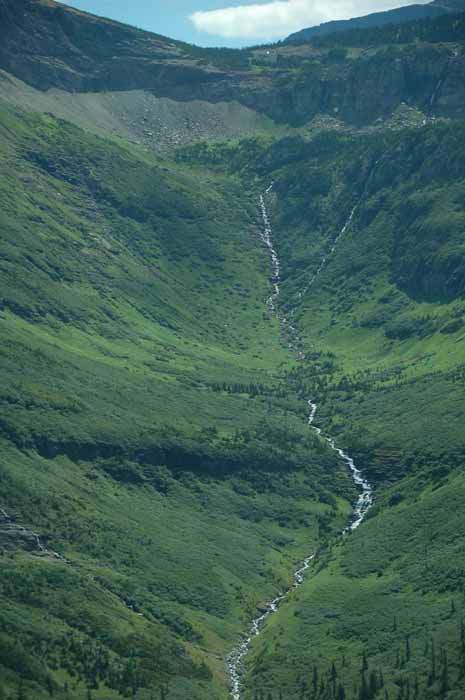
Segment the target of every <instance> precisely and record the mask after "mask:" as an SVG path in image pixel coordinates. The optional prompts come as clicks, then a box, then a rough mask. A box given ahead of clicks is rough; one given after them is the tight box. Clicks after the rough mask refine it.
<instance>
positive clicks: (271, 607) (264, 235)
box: [227, 184, 373, 700]
mask: <svg viewBox="0 0 465 700" xmlns="http://www.w3.org/2000/svg"><path fill="white" fill-rule="evenodd" d="M272 188H273V184H271V185H270V187H268V189H267V190H266V191H265V195H268V194H269V193H270V192H271V190H272ZM265 195H260V210H261V214H262V220H263V228H262V229H261V231H260V238H261V240H262V242H263V243H264V245H265V246H266V248H267V250H268V254H269V257H270V262H271V271H272V275H271V283H272V287H273V292H272V294H271V296H270V297H268V299H267V306H268V308H269V309H270V311H271V312H272V313H274V314H275V315H276V317H277V318H278V320H279V322H280V324H281V326H282V328H283V330H284V331H286V332H289V330H291V332H295V329H294V328H292V327H290V326H289V325H288V321H287V318H286V317H285V316H282V315H281V314H280V313H279V310H278V306H277V302H278V298H279V293H280V288H279V285H280V264H279V258H278V254H277V252H276V250H275V248H274V245H273V231H272V227H271V224H270V219H269V216H268V211H267V208H266V200H265ZM356 209H357V207H354V208H353V209H352V211H351V213H350V216H349V218H348V219H347V221H346V223H345V225H344V226H343V228H342V229H341V231H340V232H339V234H338V236H337V237H336V238H335V240H334V241H333V245H332V248H331V251H330V253H329V254H328V255H327V256H325V258H324V259H323V261H322V263H321V264H320V266H319V268H318V270H317V272H316V273H315V275H314V276H313V278H312V279H311V281H310V283H309V284H308V285H307V287H306V289H305V290H304V291H303V292H302V294H303V293H305V292H306V291H307V290H308V289H309V288H310V286H311V285H313V283H314V282H315V280H316V278H317V277H318V276H319V275H320V273H321V272H322V270H323V269H324V267H325V265H326V263H327V259H328V257H329V256H330V255H332V254H333V253H334V251H335V249H336V246H337V244H338V242H339V240H340V239H341V237H342V236H343V235H344V233H345V232H346V230H347V228H348V227H349V226H350V224H351V222H352V219H353V217H354V214H355V212H356ZM289 347H290V348H291V349H292V348H294V343H293V342H292V341H291V342H290V343H289ZM308 408H309V414H308V425H309V427H310V428H311V429H312V430H314V431H315V432H316V434H317V435H319V436H320V437H321V438H322V439H323V440H325V441H326V442H327V443H328V445H329V446H330V448H331V449H332V450H333V451H334V452H336V454H337V455H338V456H339V457H340V459H342V460H343V461H344V462H345V463H346V464H347V466H348V467H349V469H350V473H351V476H352V479H353V481H354V483H355V485H356V486H357V488H358V489H359V490H360V494H359V496H358V499H357V502H356V503H355V505H354V508H353V511H352V516H351V518H350V522H349V523H348V525H347V527H346V528H345V529H344V530H343V532H342V533H341V534H342V536H345V535H347V534H348V533H350V532H352V531H354V530H356V529H357V528H358V527H359V526H360V525H361V524H362V522H363V521H364V519H365V517H366V514H367V513H368V511H369V509H370V508H371V506H372V504H373V489H372V487H371V486H370V484H369V483H368V481H367V480H366V479H365V478H364V477H363V475H362V472H361V471H360V469H358V468H357V466H356V465H355V463H354V460H353V459H352V457H350V455H348V454H347V453H346V452H344V450H342V449H341V448H340V447H338V446H337V445H336V442H335V440H334V438H332V437H330V436H326V435H324V434H323V431H322V429H321V428H318V427H317V426H316V425H314V421H315V416H316V413H317V408H318V407H317V404H316V403H315V402H314V401H311V400H309V401H308ZM316 556H317V553H316V552H313V553H312V554H309V556H308V557H306V558H305V559H304V560H303V562H302V563H301V564H300V565H299V567H298V569H296V571H294V574H293V578H292V584H291V585H290V586H289V587H288V588H287V589H286V590H284V591H282V592H281V593H279V594H278V595H277V596H276V598H273V600H271V601H270V602H269V603H267V604H266V605H265V608H264V611H263V612H262V613H261V614H260V615H258V616H257V617H256V618H255V619H254V620H252V623H251V625H250V628H249V631H248V633H247V635H246V636H245V638H244V639H243V640H242V642H241V643H240V644H239V645H238V646H237V647H236V648H235V649H233V651H232V652H231V654H230V655H229V657H228V659H227V667H228V674H229V681H230V688H231V700H241V691H242V677H243V670H244V661H245V658H246V656H247V654H248V653H249V651H250V648H251V645H252V641H253V639H254V637H257V636H258V635H259V634H260V633H261V631H262V629H263V626H264V624H265V622H266V620H267V619H268V618H269V617H270V616H271V615H273V614H274V613H275V612H276V611H277V610H278V608H279V607H280V605H281V604H282V603H283V601H284V600H286V598H288V597H289V595H290V594H291V593H292V591H294V590H295V589H296V588H299V586H301V585H302V583H303V582H304V581H305V574H306V572H307V570H308V569H309V568H310V565H311V563H312V562H313V561H314V559H315V558H316Z"/></svg>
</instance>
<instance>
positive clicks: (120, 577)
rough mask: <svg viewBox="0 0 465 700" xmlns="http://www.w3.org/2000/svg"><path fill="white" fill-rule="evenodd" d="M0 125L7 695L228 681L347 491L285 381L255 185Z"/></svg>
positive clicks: (105, 692) (61, 127)
mask: <svg viewBox="0 0 465 700" xmlns="http://www.w3.org/2000/svg"><path fill="white" fill-rule="evenodd" d="M0 139H1V152H2V158H1V164H0V168H1V178H0V183H1V184H0V198H1V212H2V213H1V224H0V225H1V232H2V236H1V263H0V264H1V272H2V274H1V280H2V281H1V311H0V323H1V327H2V330H1V334H0V338H1V341H0V352H1V358H2V361H1V373H2V379H1V390H0V401H1V422H0V426H1V437H0V442H1V449H0V479H1V484H2V489H1V491H2V496H1V501H0V506H1V508H2V511H1V514H0V521H1V522H0V544H1V551H2V556H1V558H0V566H1V567H2V576H1V585H0V596H1V601H2V602H1V605H2V613H1V616H0V669H1V673H0V679H1V682H0V688H1V692H2V693H7V696H8V697H22V698H23V697H26V698H46V697H49V696H51V695H54V696H58V697H63V698H84V697H95V698H115V697H120V696H128V695H131V696H132V695H135V696H136V697H140V698H149V697H154V696H155V697H158V696H159V695H160V696H161V697H166V696H167V695H168V697H173V698H183V697H186V695H189V697H196V698H205V697H209V698H212V697H218V698H220V697H225V695H226V678H225V664H224V656H225V655H226V653H227V652H228V651H229V650H230V649H231V648H232V646H233V645H234V643H235V642H236V641H237V639H238V637H239V635H240V633H241V632H242V631H243V630H244V628H245V627H246V625H247V623H248V621H249V620H250V619H251V617H252V616H253V614H254V611H255V609H256V606H257V605H259V604H260V603H263V601H264V600H266V598H268V596H271V595H272V594H273V593H274V592H275V591H276V590H277V589H278V588H279V587H281V586H283V585H284V584H285V583H286V582H287V581H288V580H289V577H290V575H291V571H292V567H293V565H294V563H295V562H297V561H298V560H299V559H300V558H302V557H303V556H304V555H305V554H307V553H308V552H309V551H311V550H312V549H313V548H314V547H316V546H318V545H319V544H320V543H322V542H324V541H325V540H327V539H328V538H329V537H330V536H331V533H332V532H333V531H334V529H339V528H340V527H341V526H342V524H343V522H344V520H345V517H346V515H347V511H348V504H347V501H346V500H344V498H343V497H344V495H350V493H351V489H350V484H349V480H348V477H347V474H346V473H345V471H344V470H343V469H342V468H341V466H340V465H338V464H337V463H336V462H335V460H334V458H333V457H332V455H330V454H329V453H328V451H327V450H326V449H325V448H324V447H322V446H321V445H320V444H318V442H317V441H316V440H315V439H314V438H313V437H312V436H311V434H309V432H308V430H306V429H305V421H304V417H305V403H304V402H303V401H301V400H300V398H299V397H298V396H296V395H294V396H290V395H288V394H287V392H286V393H285V392H283V390H282V376H283V371H284V368H285V367H286V366H289V363H292V362H293V359H292V357H291V356H290V355H289V354H288V351H287V349H286V346H285V344H283V342H282V340H281V338H280V333H279V328H278V325H277V322H276V320H275V319H274V318H272V317H270V315H269V314H268V312H267V311H266V307H265V304H264V300H265V298H266V296H267V294H268V289H269V281H268V276H269V270H268V262H267V258H266V255H264V252H263V250H262V249H261V246H260V243H259V237H258V234H257V214H256V206H255V201H254V199H253V198H249V197H248V196H247V195H246V194H245V193H244V189H243V186H242V184H241V182H240V181H239V179H237V178H235V177H232V176H230V175H224V176H218V175H217V174H212V173H209V172H208V171H207V170H205V169H202V168H199V167H193V168H186V167H180V166H179V165H178V164H176V163H173V162H170V161H168V160H163V159H160V158H158V159H157V158H155V157H152V156H149V155H148V154H147V153H146V152H145V151H143V150H141V149H138V148H137V147H133V146H129V145H124V144H115V143H114V142H113V141H108V140H104V139H102V138H98V137H95V136H90V135H88V134H86V133H85V132H83V131H81V130H79V129H78V128H76V127H73V126H70V125H69V124H67V123H65V122H62V121H59V120H56V119H54V118H52V117H50V116H48V117H39V116H36V115H32V114H27V113H24V112H21V111H11V110H10V109H7V108H6V107H5V108H4V109H3V110H2V112H1V114H0ZM281 365H282V366H281ZM338 494H339V495H338ZM21 528H24V529H21ZM33 533H38V534H39V541H37V538H36V536H35V535H34V534H33ZM53 552H56V553H58V554H59V555H60V556H61V559H60V558H58V557H57V556H55V555H54V554H53ZM154 694H155V695H154Z"/></svg>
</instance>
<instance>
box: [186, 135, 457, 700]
mask: <svg viewBox="0 0 465 700" xmlns="http://www.w3.org/2000/svg"><path fill="white" fill-rule="evenodd" d="M464 143H465V128H464V125H463V124H461V123H454V124H453V125H451V124H448V123H446V122H444V123H443V122H437V123H435V124H434V123H433V124H429V125H427V126H425V127H422V128H416V129H409V130H406V131H404V132H401V133H396V134H394V133H392V132H384V133H383V132H380V133H378V134H373V135H369V136H367V137H366V138H364V139H361V138H358V139H354V138H353V137H351V136H341V135H337V134H335V133H329V134H322V135H320V136H317V137H316V138H314V139H313V140H312V141H311V142H309V143H305V142H304V141H301V140H299V139H286V140H284V141H280V142H271V141H263V140H261V141H259V140H254V141H253V142H248V143H245V144H243V145H240V146H239V148H238V149H236V151H235V153H234V154H233V155H231V151H232V150H233V149H228V148H226V149H225V150H224V151H222V150H221V149H218V148H217V147H212V146H208V147H206V146H199V147H195V148H192V149H188V150H186V151H184V152H183V153H182V156H181V157H182V159H183V160H184V161H187V162H191V161H192V160H195V159H196V158H197V159H199V161H201V162H203V163H208V162H210V163H212V165H213V167H216V168H220V167H221V162H222V160H224V162H227V163H228V167H229V168H230V169H231V171H232V172H235V173H239V174H240V175H241V177H243V178H244V179H245V180H246V181H249V182H253V181H254V179H255V178H256V177H257V176H258V177H260V178H263V177H264V176H265V174H266V178H267V180H266V181H267V182H269V181H271V180H274V188H273V192H274V194H271V195H270V201H269V207H270V210H271V211H272V212H273V226H274V231H275V237H276V246H277V249H278V254H279V255H280V259H281V261H282V262H283V273H282V278H283V284H282V299H283V304H284V308H286V310H287V314H292V318H293V323H295V324H296V325H297V326H298V327H299V328H300V334H301V352H302V353H303V359H302V360H301V362H300V363H299V364H298V366H296V367H294V368H292V370H291V371H290V372H289V373H288V375H287V383H288V386H289V387H293V389H294V391H295V392H296V393H298V394H299V393H300V395H301V396H302V397H304V396H311V397H313V398H314V399H315V400H316V401H317V402H318V404H319V407H320V408H319V413H318V421H319V424H320V425H322V426H323V428H324V429H325V431H326V432H327V433H329V434H331V435H334V436H336V439H337V441H338V443H339V444H341V445H343V446H345V447H346V448H347V449H348V451H349V452H350V453H351V454H352V455H354V456H355V457H356V459H357V462H358V464H359V466H361V467H363V469H364V471H365V472H366V473H367V475H368V476H369V478H370V480H372V481H373V482H374V483H376V484H377V491H378V497H377V502H376V506H375V508H374V509H373V510H372V512H371V513H370V517H369V520H368V521H367V523H366V524H364V525H363V527H362V528H360V530H358V531H357V532H356V533H355V534H353V535H351V536H350V537H348V538H346V539H345V540H344V541H343V542H342V543H338V544H334V545H333V546H332V547H331V548H330V550H329V552H328V553H327V554H326V555H323V556H321V557H320V558H319V559H318V560H317V562H316V564H315V565H314V571H313V576H311V577H310V579H309V580H308V581H307V582H306V583H305V584H304V586H303V587H302V588H301V589H300V590H299V592H298V593H296V594H295V595H294V596H293V597H292V598H291V599H290V600H289V601H288V602H286V603H285V604H284V605H283V607H282V608H281V609H280V611H279V612H278V613H277V614H276V615H275V616H273V617H272V618H271V619H270V622H269V624H268V625H267V628H266V629H265V631H264V632H263V634H262V635H261V636H260V637H259V638H258V639H257V642H256V643H255V645H254V651H253V654H252V655H251V656H250V657H249V660H248V666H247V667H248V674H247V677H246V692H245V697H247V698H255V697H257V698H262V697H263V698H269V697H272V698H280V697H283V698H293V697H296V698H297V697H298V698H309V699H311V700H314V699H316V698H318V699H319V698H322V699H323V698H350V700H352V699H353V700H360V699H361V700H365V699H368V698H379V699H381V698H385V697H388V698H396V699H397V698H442V697H446V696H447V697H448V698H454V699H457V700H458V698H461V697H462V696H463V692H464V676H463V633H462V631H461V630H462V626H463V624H464V622H463V621H464V610H463V586H464V583H465V580H464V568H463V552H462V540H463V533H462V525H461V523H462V522H463V517H464V513H463V507H462V505H461V503H462V501H463V498H462V489H463V478H462V474H461V469H462V466H463V463H464V459H465V444H464V433H463V406H464V400H465V396H464V364H463V357H464V355H463V349H462V345H463V342H464V339H465V335H464V332H465V330H464V318H463V316H464V310H465V307H464V302H463V298H464V291H465V290H464V287H463V279H464V277H463V267H462V266H463V260H464V248H463V217H464V213H465V212H464V209H463V201H464V197H463V194H464V192H463V190H464V185H465V161H464V159H463V152H464V149H463V145H464ZM248 154H251V155H250V158H248ZM257 164H258V165H257ZM354 207H356V209H355V212H354V215H353V218H352V220H351V221H350V224H349V225H348V226H347V228H346V229H345V230H344V233H343V234H342V235H341V237H340V238H338V236H339V234H340V232H341V231H342V230H343V226H344V224H346V223H347V221H348V219H349V214H350V212H351V211H352V210H353V208H354ZM336 241H337V245H336V249H335V250H334V252H333V253H332V252H331V249H332V246H333V245H334V243H335V242H336ZM324 256H326V258H327V262H326V264H325V265H324V267H323V268H322V269H321V271H320V272H319V273H318V276H317V277H316V278H315V277H314V275H315V273H317V271H318V268H319V266H320V263H321V260H322V259H323V257H324ZM312 280H313V281H312Z"/></svg>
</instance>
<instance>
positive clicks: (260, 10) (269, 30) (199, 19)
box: [190, 0, 429, 40]
mask: <svg viewBox="0 0 465 700" xmlns="http://www.w3.org/2000/svg"><path fill="white" fill-rule="evenodd" d="M414 1H415V2H417V3H421V4H425V3H426V2H428V1H429V0H414ZM406 4H411V3H408V2H406V1H405V0H403V1H402V0H273V1H272V2H267V3H265V4H261V5H260V4H255V5H238V6H236V7H225V8H224V9H221V10H210V11H205V12H203V11H199V12H194V13H193V14H191V15H190V20H191V21H192V22H193V24H194V25H195V27H196V29H198V30H199V31H202V32H206V33H207V34H212V35H215V36H222V37H226V38H229V39H232V38H242V39H265V40H270V39H276V38H277V37H284V36H287V35H288V34H290V33H291V32H295V31H298V30H299V29H303V28H304V27H311V26H313V25H316V24H321V23H322V22H329V21H330V20H333V19H350V18H351V17H361V16H362V15H366V14H369V13H370V12H382V11H383V10H391V9H394V8H396V7H401V6H403V5H406Z"/></svg>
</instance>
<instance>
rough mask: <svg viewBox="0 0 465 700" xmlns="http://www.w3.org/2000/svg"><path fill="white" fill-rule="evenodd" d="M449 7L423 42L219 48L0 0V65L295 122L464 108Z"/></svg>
mask: <svg viewBox="0 0 465 700" xmlns="http://www.w3.org/2000/svg"><path fill="white" fill-rule="evenodd" d="M454 17H455V19H454V20H452V15H451V16H450V17H448V18H445V19H446V20H447V21H448V22H450V32H449V34H450V36H449V34H448V33H447V27H448V26H449V25H447V24H446V25H444V26H445V29H444V26H443V25H441V27H442V32H441V33H440V36H439V37H438V39H437V41H435V40H434V33H433V34H432V33H431V31H430V32H429V35H431V36H429V35H428V36H429V39H428V40H427V41H425V40H423V41H422V43H421V46H418V45H417V44H415V45H414V44H413V40H412V39H410V43H407V45H406V44H404V43H399V44H397V45H392V44H391V43H388V44H385V45H383V44H382V43H381V45H376V48H374V47H373V46H366V47H364V48H362V49H361V48H357V46H355V45H354V46H349V47H347V46H346V47H344V48H340V47H338V46H335V47H332V46H331V44H328V45H325V46H321V47H315V46H312V45H310V44H306V45H303V46H297V47H296V46H276V47H270V48H268V49H266V48H265V49H257V50H249V51H245V52H239V51H238V52H231V51H229V52H226V51H225V52H222V51H221V50H208V49H205V50H203V49H198V48H195V47H190V46H188V45H185V44H181V43H179V42H174V41H170V40H169V39H166V38H164V37H161V36H158V35H155V34H150V33H148V32H143V31H140V30H137V29H134V28H131V27H127V26H125V25H121V24H118V23H116V22H112V21H109V20H104V19H100V18H96V17H94V16H92V15H88V14H85V13H81V12H77V11H76V10H73V9H70V8H67V7H65V6H62V5H58V4H56V3H54V2H51V0H14V1H13V0H0V26H1V29H0V68H2V69H3V70H5V71H7V72H8V73H9V74H12V75H14V76H15V77H16V78H19V79H20V80H22V81H24V82H26V83H27V84H29V85H30V86H33V87H34V88H37V89H39V90H41V91H47V90H50V89H51V88H58V89H61V90H65V91H68V92H75V93H76V92H80V93H89V92H93V93H98V92H103V91H116V92H118V91H132V90H144V91H148V92H151V93H152V94H154V95H156V96H157V97H167V98H171V99H174V100H176V101H178V102H188V101H193V100H204V101H206V102H210V103H218V102H232V101H238V102H240V103H241V104H242V105H245V106H246V107H248V108H251V109H253V110H255V111H257V112H260V113H264V114H266V115H268V116H269V117H271V118H272V119H274V120H275V121H277V122H282V123H290V124H292V125H299V124H305V123H306V122H308V121H310V120H311V119H312V118H313V117H315V116H316V115H319V114H323V115H325V114H326V115H331V116H333V117H334V116H337V117H338V118H339V119H342V120H343V121H345V122H348V123H351V124H358V125H364V124H370V123H372V122H374V121H376V120H379V119H384V118H386V117H388V116H389V115H390V114H391V113H392V112H393V111H394V110H395V109H396V108H397V107H398V106H399V105H400V104H401V103H402V102H406V103H407V104H410V105H412V106H415V107H418V108H419V109H421V110H423V111H424V112H425V113H428V114H435V115H436V114H437V115H446V116H452V117H455V116H457V117H462V116H463V114H464V113H465V58H464V51H463V48H464V41H465V15H460V16H457V15H454ZM442 21H443V22H444V18H443V20H442ZM422 26H423V25H422ZM425 26H427V25H425ZM432 26H433V25H432ZM423 31H424V27H423ZM410 33H411V32H410ZM381 39H382V37H381ZM388 39H389V40H390V41H391V40H392V37H391V38H389V36H388ZM445 39H446V40H445ZM447 39H449V40H447ZM346 43H347V42H346Z"/></svg>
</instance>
